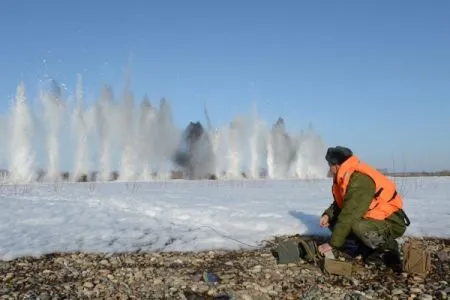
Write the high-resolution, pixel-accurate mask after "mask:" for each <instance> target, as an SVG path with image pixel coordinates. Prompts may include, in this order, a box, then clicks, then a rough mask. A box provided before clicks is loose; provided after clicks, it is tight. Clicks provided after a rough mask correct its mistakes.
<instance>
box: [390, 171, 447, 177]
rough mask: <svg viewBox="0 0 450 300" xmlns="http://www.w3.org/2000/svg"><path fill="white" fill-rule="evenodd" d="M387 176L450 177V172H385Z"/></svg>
mask: <svg viewBox="0 0 450 300" xmlns="http://www.w3.org/2000/svg"><path fill="white" fill-rule="evenodd" d="M383 173H384V174H385V175H388V176H392V177H426V176H450V170H442V171H436V172H425V171H421V172H383Z"/></svg>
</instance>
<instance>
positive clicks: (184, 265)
mask: <svg viewBox="0 0 450 300" xmlns="http://www.w3.org/2000/svg"><path fill="white" fill-rule="evenodd" d="M420 242H421V243H423V245H424V246H426V247H427V248H428V249H430V250H431V251H432V252H433V254H432V261H433V270H432V273H431V274H429V275H428V276H426V277H425V278H422V277H420V276H413V275H410V274H406V273H402V274H394V273H393V272H392V271H390V270H389V269H387V268H383V267H381V268H376V267H369V266H364V265H362V264H358V263H356V262H355V263H354V266H355V268H354V272H353V273H352V276H351V277H342V276H335V275H325V274H323V273H322V271H321V269H320V268H319V267H318V266H314V265H313V264H308V263H305V262H298V263H292V264H289V265H277V264H276V261H275V259H274V257H273V256H272V254H271V252H270V247H269V246H267V247H263V248H262V249H258V250H251V251H250V250H241V251H203V252H159V253H109V254H108V253H79V252H77V253H53V254H48V255H44V256H42V257H38V258H36V257H21V258H17V259H15V260H12V261H3V262H2V261H0V299H41V300H44V299H48V300H53V299H189V300H193V299H196V300H201V299H217V300H218V299H222V300H225V299H236V300H238V299H243V300H244V299H245V300H247V299H248V300H251V299H263V300H264V299H447V297H448V294H449V293H450V288H449V284H448V283H449V282H450V275H449V274H450V272H449V271H450V267H449V262H448V260H442V259H440V258H439V257H440V256H443V254H442V253H443V252H449V251H450V240H439V239H423V240H420ZM438 253H440V254H439V256H438ZM204 272H211V273H212V274H214V275H217V276H218V278H219V282H216V283H208V282H205V280H204V276H203V275H204Z"/></svg>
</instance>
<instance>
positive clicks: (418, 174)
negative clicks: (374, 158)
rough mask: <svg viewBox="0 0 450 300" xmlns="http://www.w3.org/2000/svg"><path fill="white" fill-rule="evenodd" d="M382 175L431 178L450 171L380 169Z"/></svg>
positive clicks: (448, 174) (447, 174) (448, 173)
mask: <svg viewBox="0 0 450 300" xmlns="http://www.w3.org/2000/svg"><path fill="white" fill-rule="evenodd" d="M378 171H380V172H381V173H383V174H384V175H387V176H391V177H431V176H450V170H442V171H436V172H426V171H420V172H417V171H416V172H406V171H405V172H389V171H387V170H385V169H378ZM328 177H333V175H332V174H331V173H330V172H328Z"/></svg>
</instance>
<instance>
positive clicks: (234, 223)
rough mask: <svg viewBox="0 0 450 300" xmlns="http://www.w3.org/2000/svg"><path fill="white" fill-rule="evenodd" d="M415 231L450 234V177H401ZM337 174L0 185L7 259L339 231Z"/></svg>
mask: <svg viewBox="0 0 450 300" xmlns="http://www.w3.org/2000/svg"><path fill="white" fill-rule="evenodd" d="M396 182H397V185H398V190H399V192H400V193H402V195H403V196H404V200H405V211H406V213H407V214H408V216H409V218H410V220H411V223H412V224H411V225H410V226H409V227H408V230H407V235H410V236H437V237H450V206H449V204H450V178H446V177H429V178H420V177H419V178H396ZM330 184H331V183H330V180H310V181H307V180H302V181H299V180H280V181H277V180H267V181H266V180H236V181H231V180H230V181H164V182H137V183H60V184H42V183H40V184H32V185H3V186H0V207H1V209H0V259H1V260H9V259H13V258H15V257H18V256H22V255H40V254H43V253H49V252H54V251H74V250H87V251H128V250H138V249H142V250H180V251H183V250H204V249H217V248H223V249H237V248H248V247H252V246H257V245H258V242H260V241H262V240H264V239H270V238H271V237H272V236H274V235H280V234H295V233H299V234H306V233H307V234H329V233H328V231H327V230H326V229H322V228H320V227H319V225H318V223H319V216H320V214H321V213H322V211H323V210H324V209H325V208H326V207H327V206H328V205H329V204H330V203H331V199H332V197H331V192H330V190H331V185H330Z"/></svg>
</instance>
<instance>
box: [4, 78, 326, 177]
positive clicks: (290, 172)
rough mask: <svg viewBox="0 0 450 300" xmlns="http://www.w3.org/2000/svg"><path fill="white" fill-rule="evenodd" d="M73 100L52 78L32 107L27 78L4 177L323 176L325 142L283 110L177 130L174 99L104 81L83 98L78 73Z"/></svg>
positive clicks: (8, 135)
mask: <svg viewBox="0 0 450 300" xmlns="http://www.w3.org/2000/svg"><path fill="white" fill-rule="evenodd" d="M74 98H75V101H72V102H69V101H67V100H66V99H67V98H66V96H65V95H64V89H63V88H62V87H61V85H59V84H58V83H57V82H55V81H52V82H51V85H50V88H49V89H48V90H42V91H41V93H40V97H39V99H40V101H39V103H40V104H41V109H42V111H38V110H36V111H34V110H32V109H31V106H30V104H29V102H28V101H27V99H26V89H25V84H24V83H21V84H19V86H18V87H17V95H16V99H15V101H14V105H13V106H12V110H11V112H10V113H9V114H8V115H7V116H6V118H7V119H8V121H9V122H8V125H7V126H5V128H7V132H4V133H3V134H4V135H5V136H4V138H3V141H4V142H5V143H6V144H7V145H8V149H9V152H8V153H7V154H6V155H5V154H2V155H3V156H4V157H1V159H2V160H1V161H2V162H3V164H4V166H2V167H3V168H5V169H7V172H4V181H7V182H30V181H34V180H39V181H57V180H63V179H64V180H70V181H89V180H96V181H108V180H120V181H131V180H133V181H134V180H154V179H169V178H186V179H204V178H221V179H235V178H248V179H259V178H270V179H284V178H300V179H303V178H324V177H326V176H327V166H326V163H325V162H324V153H325V151H326V145H325V143H324V142H323V141H322V139H321V138H320V136H319V135H318V134H317V133H315V132H314V131H313V130H312V129H309V130H307V131H306V132H303V131H302V132H300V133H299V134H297V135H291V134H289V133H288V132H287V130H286V124H285V122H284V120H283V119H282V118H279V119H278V120H277V122H276V123H275V124H274V125H273V126H268V125H267V123H266V122H264V120H262V119H260V118H259V117H258V115H257V114H256V112H253V114H252V115H251V116H250V117H246V116H236V117H235V118H234V119H233V120H231V122H230V123H229V124H225V125H222V126H219V127H214V126H213V125H212V122H211V120H210V118H209V115H208V112H207V109H206V108H205V110H204V112H205V117H206V124H207V126H206V127H204V126H203V125H202V123H201V122H199V121H195V122H194V121H193V122H190V123H189V124H187V126H186V127H185V128H184V129H182V130H180V129H178V128H177V127H176V126H175V125H174V122H173V117H172V108H171V105H170V103H169V101H168V100H167V99H165V98H162V99H161V100H160V102H159V107H158V106H154V105H153V104H152V103H151V101H150V99H149V98H148V97H144V98H143V99H142V101H140V103H136V102H137V101H136V99H135V96H134V94H133V93H132V91H131V88H130V85H129V84H127V85H126V87H125V90H124V92H123V93H122V95H121V96H120V97H119V99H115V97H114V94H113V90H112V88H111V87H110V86H104V87H103V89H102V90H101V95H100V97H99V99H98V100H97V101H95V102H94V103H93V104H91V105H86V101H85V96H84V91H83V82H82V78H81V76H78V78H77V82H76V89H75V97H74Z"/></svg>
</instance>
